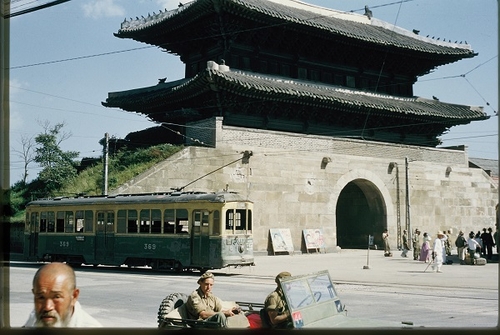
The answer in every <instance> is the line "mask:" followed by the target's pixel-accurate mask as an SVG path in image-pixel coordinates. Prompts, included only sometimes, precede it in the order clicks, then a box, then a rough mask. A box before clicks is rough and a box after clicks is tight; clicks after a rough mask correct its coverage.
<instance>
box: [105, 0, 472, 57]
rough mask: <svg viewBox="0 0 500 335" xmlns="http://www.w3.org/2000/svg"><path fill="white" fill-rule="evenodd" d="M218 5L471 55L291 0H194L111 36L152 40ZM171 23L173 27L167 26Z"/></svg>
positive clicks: (404, 45) (375, 40) (365, 38)
mask: <svg viewBox="0 0 500 335" xmlns="http://www.w3.org/2000/svg"><path fill="white" fill-rule="evenodd" d="M215 7H217V8H215ZM220 8H224V9H226V10H228V11H229V10H232V11H236V9H238V11H239V12H241V11H245V12H246V13H247V14H248V15H249V16H250V15H253V16H254V17H257V16H259V19H260V20H262V18H264V17H267V18H268V19H269V20H280V21H283V22H287V23H290V24H296V25H297V26H298V27H301V26H302V27H304V28H305V27H308V28H314V29H317V30H319V31H322V32H324V33H327V34H336V35H340V36H343V37H346V38H351V39H355V40H359V41H362V42H367V43H372V44H376V45H380V46H391V47H395V48H400V49H406V50H411V51H415V52H422V53H429V54H436V55H449V56H454V57H458V58H459V59H461V58H469V57H474V55H475V53H474V52H473V50H472V48H471V47H470V45H468V44H460V43H451V42H445V41H437V40H434V39H432V38H428V37H424V36H420V35H417V34H415V33H413V32H410V31H408V30H406V29H403V28H400V27H397V26H395V25H393V24H390V23H387V22H384V21H381V20H378V19H376V18H371V19H368V18H367V17H366V16H364V15H360V14H356V13H347V12H341V11H337V10H334V9H327V8H323V7H320V6H314V5H310V4H306V3H301V2H297V1H293V0H194V1H191V2H189V3H186V4H184V5H183V6H181V7H178V8H177V9H174V10H170V11H167V10H165V11H164V12H161V11H160V12H159V13H158V14H156V13H153V15H150V14H148V17H141V18H138V17H137V18H136V19H131V20H126V19H125V21H123V22H122V24H121V28H120V29H119V31H118V32H117V33H115V36H117V37H120V38H133V39H136V40H138V41H142V42H145V43H148V44H152V43H153V42H151V39H150V37H146V36H151V35H150V34H146V33H149V32H151V31H153V30H157V29H159V30H164V32H163V34H166V31H169V32H172V31H174V30H175V29H177V27H178V24H181V25H182V24H184V25H185V24H189V23H190V22H192V21H193V18H200V17H202V16H204V15H207V14H208V11H210V12H212V13H214V12H216V11H217V10H221V9H220ZM173 22H175V24H173ZM171 23H172V24H173V26H174V27H169V24H171ZM297 26H296V27H297ZM159 27H161V28H159ZM141 35H144V37H141ZM172 35H175V34H172ZM174 38H175V37H174ZM148 39H149V41H148Z"/></svg>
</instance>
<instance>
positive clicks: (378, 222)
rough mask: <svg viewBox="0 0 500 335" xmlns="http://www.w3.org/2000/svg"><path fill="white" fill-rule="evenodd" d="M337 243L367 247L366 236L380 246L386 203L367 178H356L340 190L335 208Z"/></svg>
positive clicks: (346, 246) (352, 247)
mask: <svg viewBox="0 0 500 335" xmlns="http://www.w3.org/2000/svg"><path fill="white" fill-rule="evenodd" d="M336 221H337V222H336V226H337V245H338V246H339V247H341V248H343V249H364V248H367V247H368V236H369V235H372V236H374V244H375V245H377V247H378V248H381V247H382V232H383V230H384V229H385V228H386V227H387V222H386V221H387V220H386V215H385V204H384V201H383V199H382V195H381V194H380V191H379V190H378V188H377V187H376V186H375V185H374V184H373V183H372V182H370V181H368V180H366V179H356V180H353V181H352V182H350V183H349V184H347V185H346V186H345V187H344V189H343V190H342V192H340V195H339V199H338V201H337V208H336Z"/></svg>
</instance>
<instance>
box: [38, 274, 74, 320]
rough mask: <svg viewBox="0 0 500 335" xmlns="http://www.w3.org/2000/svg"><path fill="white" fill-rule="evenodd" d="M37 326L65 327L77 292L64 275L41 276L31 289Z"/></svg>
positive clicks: (71, 312)
mask: <svg viewBox="0 0 500 335" xmlns="http://www.w3.org/2000/svg"><path fill="white" fill-rule="evenodd" d="M33 294H34V298H35V313H36V318H37V326H43V327H65V326H67V324H68V322H69V320H70V318H71V315H72V314H73V307H74V306H75V303H76V300H77V298H78V294H79V290H78V289H74V288H72V287H71V285H70V283H69V280H68V279H67V277H66V276H65V275H50V274H46V275H42V276H40V277H39V279H38V282H37V283H36V284H35V287H34V288H33Z"/></svg>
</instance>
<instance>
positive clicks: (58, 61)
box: [10, 0, 496, 132]
mask: <svg viewBox="0 0 500 335" xmlns="http://www.w3.org/2000/svg"><path fill="white" fill-rule="evenodd" d="M67 1H70V0H65V1H53V2H52V3H51V5H52V6H53V5H56V4H58V3H63V2H67ZM410 1H413V0H401V1H397V2H391V3H387V4H382V5H374V6H371V8H380V7H385V6H391V5H395V4H399V5H400V7H401V5H402V3H405V2H410ZM40 7H42V6H40ZM46 7H48V5H47V4H46V5H44V6H43V7H42V8H46ZM40 9H41V8H40ZM33 10H35V9H33ZM33 10H32V11H33ZM362 10H363V9H356V10H351V11H350V12H356V11H362ZM399 11H400V9H399V10H398V15H399ZM328 16H331V15H320V16H315V17H311V18H310V19H309V20H314V19H318V18H321V17H328ZM285 24H289V22H286V23H283V24H281V25H285ZM263 28H265V27H259V28H254V29H252V30H257V29H263ZM153 47H155V46H145V47H139V48H132V49H125V50H119V51H112V52H105V53H100V54H94V55H87V56H79V57H72V58H67V59H61V60H55V61H48V62H40V63H35V64H28V65H21V66H14V67H11V68H10V69H20V68H26V67H32V66H39V65H47V64H54V63H61V62H66V61H73V60H80V59H86V58H93V57H99V56H107V55H112V54H119V53H125V52H129V51H135V50H141V49H148V48H153ZM160 47H161V46H160ZM495 57H496V56H495ZM495 57H493V58H495ZM493 58H491V59H489V60H488V61H486V62H484V63H483V64H480V65H479V66H477V67H476V68H478V67H480V66H481V65H484V64H485V63H487V62H489V61H490V60H492V59H493ZM476 68H474V69H472V70H471V71H473V70H475V69H476ZM471 71H469V72H467V73H466V74H468V73H470V72H471ZM460 76H464V75H457V76H454V77H460ZM450 78H451V77H450ZM429 80H436V79H429ZM469 84H470V83H469ZM470 85H471V86H472V84H470ZM377 86H378V83H377ZM473 88H474V87H473ZM476 92H477V90H476ZM486 103H487V102H486ZM487 104H488V103H487ZM488 105H489V104H488ZM495 113H496V112H495ZM368 117H369V114H368V115H367V119H368ZM365 126H366V123H365ZM167 129H168V128H167ZM375 129H378V128H375ZM169 130H170V131H173V130H171V129H169ZM364 130H366V129H365V128H364ZM364 130H363V131H364ZM173 132H175V131H173Z"/></svg>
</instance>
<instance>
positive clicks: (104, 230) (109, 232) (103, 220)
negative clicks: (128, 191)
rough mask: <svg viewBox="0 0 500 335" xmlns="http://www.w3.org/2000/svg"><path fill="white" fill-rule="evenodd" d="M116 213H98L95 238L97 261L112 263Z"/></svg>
mask: <svg viewBox="0 0 500 335" xmlns="http://www.w3.org/2000/svg"><path fill="white" fill-rule="evenodd" d="M114 232H115V213H114V212H107V211H99V212H97V227H96V237H95V240H96V242H95V259H96V261H97V262H99V261H110V260H112V259H113V254H114V241H113V239H114V235H115V234H114Z"/></svg>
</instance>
